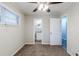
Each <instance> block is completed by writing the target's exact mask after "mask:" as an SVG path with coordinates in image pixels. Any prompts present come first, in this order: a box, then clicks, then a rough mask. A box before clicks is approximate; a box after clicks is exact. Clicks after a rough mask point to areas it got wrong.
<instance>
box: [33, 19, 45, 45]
mask: <svg viewBox="0 0 79 59" xmlns="http://www.w3.org/2000/svg"><path fill="white" fill-rule="evenodd" d="M42 28H43V27H42V20H41V19H35V20H34V37H35V44H42V38H43V35H42Z"/></svg>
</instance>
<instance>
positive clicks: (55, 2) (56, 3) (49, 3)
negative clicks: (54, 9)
mask: <svg viewBox="0 0 79 59" xmlns="http://www.w3.org/2000/svg"><path fill="white" fill-rule="evenodd" d="M59 3H63V2H49V3H48V4H59Z"/></svg>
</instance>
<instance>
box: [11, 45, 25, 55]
mask: <svg viewBox="0 0 79 59" xmlns="http://www.w3.org/2000/svg"><path fill="white" fill-rule="evenodd" d="M24 45H25V44H22V45H21V46H20V47H19V48H18V49H17V50H16V51H15V52H13V53H12V54H11V56H14V55H15V54H16V53H17V52H18V51H19V50H20V49H21V48H22V47H23V46H24Z"/></svg>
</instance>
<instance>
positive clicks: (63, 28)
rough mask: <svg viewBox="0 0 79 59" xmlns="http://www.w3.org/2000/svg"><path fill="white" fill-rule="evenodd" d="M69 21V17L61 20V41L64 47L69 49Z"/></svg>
mask: <svg viewBox="0 0 79 59" xmlns="http://www.w3.org/2000/svg"><path fill="white" fill-rule="evenodd" d="M67 20H68V17H67V16H64V17H62V18H61V32H62V33H61V34H62V35H61V39H62V47H63V48H64V49H65V50H66V49H67Z"/></svg>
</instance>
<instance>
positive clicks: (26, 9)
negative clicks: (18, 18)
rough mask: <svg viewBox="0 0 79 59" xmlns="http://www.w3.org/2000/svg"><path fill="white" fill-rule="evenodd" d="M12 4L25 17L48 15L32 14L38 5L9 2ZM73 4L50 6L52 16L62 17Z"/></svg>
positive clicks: (43, 12) (42, 12) (65, 3)
mask: <svg viewBox="0 0 79 59" xmlns="http://www.w3.org/2000/svg"><path fill="white" fill-rule="evenodd" d="M8 3H10V4H13V5H15V6H16V7H17V8H18V9H19V10H20V11H21V12H22V13H24V14H25V15H45V14H48V13H47V12H45V11H39V10H38V11H36V12H32V11H33V10H34V8H36V6H37V4H33V3H27V2H8ZM72 4H73V3H72V2H63V3H60V4H52V5H50V6H49V8H50V10H51V14H53V15H56V16H57V15H60V14H61V13H63V12H65V11H66V10H67V9H68V8H69V7H70V6H71V5H72Z"/></svg>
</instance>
